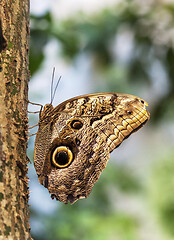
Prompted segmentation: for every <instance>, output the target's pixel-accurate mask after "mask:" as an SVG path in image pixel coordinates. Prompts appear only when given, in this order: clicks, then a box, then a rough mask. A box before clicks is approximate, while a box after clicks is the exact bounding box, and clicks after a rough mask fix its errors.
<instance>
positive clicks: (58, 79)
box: [51, 76, 61, 104]
mask: <svg viewBox="0 0 174 240" xmlns="http://www.w3.org/2000/svg"><path fill="white" fill-rule="evenodd" d="M60 79H61V76H60V77H59V79H58V81H57V83H56V86H55V89H54V93H53V96H52V99H51V104H52V102H53V99H54V96H55V93H56V90H57V87H58V85H59V82H60Z"/></svg>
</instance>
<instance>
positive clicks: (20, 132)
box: [0, 0, 31, 240]
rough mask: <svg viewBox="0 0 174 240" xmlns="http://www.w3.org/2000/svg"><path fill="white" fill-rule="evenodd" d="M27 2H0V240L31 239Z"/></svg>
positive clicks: (20, 0)
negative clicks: (27, 154)
mask: <svg viewBox="0 0 174 240" xmlns="http://www.w3.org/2000/svg"><path fill="white" fill-rule="evenodd" d="M28 54H29V0H16V1H11V0H8V1H7V0H0V61H1V62H0V64H1V65H0V239H3V240H4V239H13V240H14V239H20V240H23V239H31V236H30V225H29V208H28V197H29V190H28V177H27V171H28V168H27V163H28V160H27V156H26V149H27V127H28V124H27V123H28V118H27V92H28V91H27V90H28V80H29V57H28Z"/></svg>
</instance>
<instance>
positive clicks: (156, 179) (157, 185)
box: [148, 153, 174, 237]
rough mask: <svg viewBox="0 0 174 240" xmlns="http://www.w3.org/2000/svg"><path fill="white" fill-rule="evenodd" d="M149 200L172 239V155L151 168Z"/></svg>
mask: <svg viewBox="0 0 174 240" xmlns="http://www.w3.org/2000/svg"><path fill="white" fill-rule="evenodd" d="M150 181H151V182H150V183H149V185H148V186H149V198H150V201H152V205H153V208H154V209H155V210H156V213H157V217H158V221H159V222H160V223H161V224H162V226H163V227H164V228H165V229H166V230H167V231H168V232H169V233H170V234H171V235H172V236H173V237H174V191H173V190H174V155H173V153H172V154H170V155H167V156H166V157H165V158H162V159H159V160H158V163H157V162H155V165H154V166H153V168H152V174H151V178H150Z"/></svg>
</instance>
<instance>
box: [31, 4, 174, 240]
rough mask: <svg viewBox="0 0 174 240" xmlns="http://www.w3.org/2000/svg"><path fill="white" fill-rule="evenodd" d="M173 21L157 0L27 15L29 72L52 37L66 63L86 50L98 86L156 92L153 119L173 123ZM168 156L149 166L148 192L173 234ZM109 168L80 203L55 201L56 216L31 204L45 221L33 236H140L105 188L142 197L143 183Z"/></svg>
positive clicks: (171, 7) (173, 166)
mask: <svg viewBox="0 0 174 240" xmlns="http://www.w3.org/2000/svg"><path fill="white" fill-rule="evenodd" d="M173 26H174V3H172V2H171V3H167V2H163V1H158V2H157V3H156V2H155V0H154V1H153V0H152V1H150V3H149V2H148V4H147V3H146V1H145V2H142V1H133V0H132V1H130V0H127V1H121V2H120V3H119V4H117V5H116V6H115V7H114V6H113V8H111V9H109V8H108V9H105V10H102V11H101V12H98V13H97V14H93V15H85V14H82V13H79V14H76V15H75V16H73V17H71V18H69V19H66V20H62V21H60V20H59V21H57V20H56V19H55V18H54V17H53V16H52V15H51V13H50V12H48V13H46V14H44V15H43V16H39V17H38V16H33V15H32V16H31V50H30V71H31V75H33V74H34V73H35V72H36V71H37V70H38V69H39V68H40V67H41V65H42V63H43V61H44V59H45V53H44V49H45V46H46V45H47V43H49V41H50V40H52V39H55V40H57V42H58V43H59V45H61V50H62V52H61V54H62V57H63V58H64V59H65V60H67V61H71V60H72V64H73V60H75V59H76V58H77V57H78V56H79V55H80V54H82V53H83V54H86V55H90V57H91V59H92V61H93V68H94V70H95V71H94V74H96V76H95V79H100V83H102V82H103V83H107V84H106V85H104V87H103V89H105V90H104V91H115V89H116V90H117V91H118V92H132V93H133V94H134V90H135V89H136V88H138V87H140V89H145V91H149V92H150V94H151V95H152V96H151V97H152V99H153V97H154V96H155V97H156V96H157V97H158V98H157V100H156V99H155V100H154V101H153V105H152V109H151V111H150V112H151V122H153V123H155V125H156V124H157V122H159V121H162V120H165V121H166V122H168V121H171V120H172V119H173V117H174V111H173V109H174V108H173V106H174V67H173V64H174V33H173ZM119 39H121V40H120V41H121V42H122V45H123V46H121V50H120V51H124V45H125V48H126V45H129V47H130V49H129V51H128V53H129V54H128V55H126V57H124V58H122V57H120V56H119V49H118V48H119V47H120V44H118V40H119ZM115 46H117V48H116V47H115ZM59 57H60V56H59ZM154 69H155V73H156V74H154ZM161 74H162V75H163V77H162V78H163V79H164V80H165V86H167V87H166V89H164V91H163V92H162V93H160V94H157V95H155V94H156V92H155V90H156V89H155V88H154V86H155V85H160V84H161V81H160V80H159V79H158V78H160V77H161ZM96 85H97V84H96ZM101 85H102V84H101ZM98 88H99V87H98ZM103 89H98V90H101V91H102V90H103ZM128 89H129V91H128ZM153 95H154V96H153ZM173 160H174V158H173V156H166V159H165V161H162V162H161V164H160V165H158V164H157V165H155V166H154V168H153V172H152V178H151V181H152V182H151V183H149V186H148V194H149V199H150V201H151V202H152V203H153V205H154V208H155V209H156V212H157V215H158V217H159V222H160V223H161V225H162V226H163V227H164V228H165V229H166V231H167V232H168V233H170V235H171V236H172V237H173V238H174V191H173V188H174V177H173V176H174V174H173V172H174V161H173ZM108 167H109V166H108ZM108 167H107V168H108ZM109 168H110V171H108V172H109V174H105V175H104V176H101V178H100V179H99V182H98V184H97V185H98V188H96V189H94V190H93V192H92V193H91V195H90V198H88V199H87V200H81V201H80V204H77V203H76V204H74V205H73V206H69V205H62V204H61V205H60V207H58V210H57V212H56V213H55V214H54V216H45V218H44V217H43V215H42V216H36V215H35V212H34V210H32V209H31V210H32V212H31V217H32V219H35V220H36V221H38V222H42V223H43V225H44V226H45V228H44V229H43V232H40V233H39V234H36V233H35V232H33V237H34V239H35V240H39V239H43V240H44V239H47V240H54V239H60V240H74V239H82V240H86V239H91V240H93V239H95V240H97V239H100V240H102V239H107V240H110V239H116V240H139V239H140V238H139V237H138V235H137V233H138V229H139V227H140V226H139V225H141V224H142V223H140V222H139V220H138V216H137V217H135V215H131V214H129V213H127V214H125V213H124V212H121V211H119V209H117V207H116V206H117V202H115V203H113V202H112V201H111V199H112V198H111V196H110V195H112V194H116V193H114V190H113V192H111V193H110V194H109V193H108V188H109V189H116V191H118V193H119V194H125V195H126V196H127V195H129V194H130V195H131V194H133V193H136V194H141V192H144V195H146V191H145V188H144V186H143V184H142V183H141V182H140V181H139V180H138V179H137V178H136V177H135V176H134V175H133V174H132V172H131V171H130V170H129V169H127V168H125V167H118V166H116V167H115V166H114V167H113V165H112V167H109ZM146 197H147V196H146ZM115 208H116V209H115ZM113 209H114V210H113ZM147 221H148V220H147ZM161 239H162V238H161ZM148 240H149V238H148ZM165 240H167V238H165Z"/></svg>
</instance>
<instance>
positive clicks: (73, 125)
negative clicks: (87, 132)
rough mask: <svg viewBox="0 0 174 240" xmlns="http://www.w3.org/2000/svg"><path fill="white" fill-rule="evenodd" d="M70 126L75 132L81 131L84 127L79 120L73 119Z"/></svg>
mask: <svg viewBox="0 0 174 240" xmlns="http://www.w3.org/2000/svg"><path fill="white" fill-rule="evenodd" d="M70 126H71V128H72V129H74V130H79V129H80V128H82V127H83V122H82V121H81V120H79V119H73V120H72V121H71V122H70Z"/></svg>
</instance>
